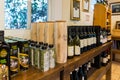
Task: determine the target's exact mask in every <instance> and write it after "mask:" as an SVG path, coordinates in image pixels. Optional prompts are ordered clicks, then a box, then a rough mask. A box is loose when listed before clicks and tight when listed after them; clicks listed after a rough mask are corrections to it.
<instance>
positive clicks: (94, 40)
mask: <svg viewBox="0 0 120 80" xmlns="http://www.w3.org/2000/svg"><path fill="white" fill-rule="evenodd" d="M92 31H93V48H95V47H96V33H95V27H92Z"/></svg>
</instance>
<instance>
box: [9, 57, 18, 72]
mask: <svg viewBox="0 0 120 80" xmlns="http://www.w3.org/2000/svg"><path fill="white" fill-rule="evenodd" d="M10 71H12V72H18V71H19V61H18V58H17V57H15V56H10Z"/></svg>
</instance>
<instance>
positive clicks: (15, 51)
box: [10, 45, 18, 57]
mask: <svg viewBox="0 0 120 80" xmlns="http://www.w3.org/2000/svg"><path fill="white" fill-rule="evenodd" d="M10 51H11V52H10V55H11V56H16V57H17V56H18V47H17V45H14V46H12V47H11V50H10Z"/></svg>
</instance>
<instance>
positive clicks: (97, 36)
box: [95, 26, 101, 46]
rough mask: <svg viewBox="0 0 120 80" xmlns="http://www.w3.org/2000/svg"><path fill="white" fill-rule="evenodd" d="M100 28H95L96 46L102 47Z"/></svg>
mask: <svg viewBox="0 0 120 80" xmlns="http://www.w3.org/2000/svg"><path fill="white" fill-rule="evenodd" d="M100 29H101V28H100V26H95V33H96V38H97V39H96V46H100V45H101V43H100Z"/></svg>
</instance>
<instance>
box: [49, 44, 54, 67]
mask: <svg viewBox="0 0 120 80" xmlns="http://www.w3.org/2000/svg"><path fill="white" fill-rule="evenodd" d="M49 55H50V58H49V61H50V63H49V64H50V68H54V67H55V49H54V46H53V44H50V45H49Z"/></svg>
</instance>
